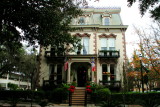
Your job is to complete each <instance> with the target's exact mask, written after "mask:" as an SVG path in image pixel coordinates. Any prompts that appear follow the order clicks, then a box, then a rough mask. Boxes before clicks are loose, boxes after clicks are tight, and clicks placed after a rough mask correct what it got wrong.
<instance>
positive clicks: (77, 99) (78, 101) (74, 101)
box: [71, 87, 90, 106]
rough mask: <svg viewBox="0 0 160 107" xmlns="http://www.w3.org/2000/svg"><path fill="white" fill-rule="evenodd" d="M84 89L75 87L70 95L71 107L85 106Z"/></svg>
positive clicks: (88, 97)
mask: <svg viewBox="0 0 160 107" xmlns="http://www.w3.org/2000/svg"><path fill="white" fill-rule="evenodd" d="M85 91H86V88H85V87H76V88H75V91H74V93H72V95H71V105H73V106H84V105H85ZM89 101H90V96H89V95H87V103H88V102H89Z"/></svg>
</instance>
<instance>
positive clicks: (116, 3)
mask: <svg viewBox="0 0 160 107" xmlns="http://www.w3.org/2000/svg"><path fill="white" fill-rule="evenodd" d="M93 1H94V0H89V6H94V7H95V6H96V7H107V6H110V7H121V13H120V15H121V19H122V21H123V25H128V29H127V31H126V33H125V35H126V44H127V56H128V57H129V58H131V57H132V53H133V50H134V49H136V48H137V46H136V43H137V39H138V37H137V36H136V34H135V33H134V29H133V25H134V26H137V27H140V26H146V25H149V23H150V22H151V20H150V18H149V14H146V15H145V16H143V17H142V16H141V15H140V12H139V9H138V3H135V4H133V6H132V7H128V6H127V4H128V3H127V0H99V2H93Z"/></svg>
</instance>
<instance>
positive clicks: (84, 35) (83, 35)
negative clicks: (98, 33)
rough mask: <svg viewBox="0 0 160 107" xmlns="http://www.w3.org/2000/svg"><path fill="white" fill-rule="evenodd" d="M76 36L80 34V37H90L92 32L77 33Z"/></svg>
mask: <svg viewBox="0 0 160 107" xmlns="http://www.w3.org/2000/svg"><path fill="white" fill-rule="evenodd" d="M74 36H78V37H89V38H90V36H91V35H90V34H88V33H84V34H80V33H76V34H75V35H74Z"/></svg>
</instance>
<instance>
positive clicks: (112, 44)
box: [108, 38, 115, 50]
mask: <svg viewBox="0 0 160 107" xmlns="http://www.w3.org/2000/svg"><path fill="white" fill-rule="evenodd" d="M108 48H109V50H115V38H109V39H108Z"/></svg>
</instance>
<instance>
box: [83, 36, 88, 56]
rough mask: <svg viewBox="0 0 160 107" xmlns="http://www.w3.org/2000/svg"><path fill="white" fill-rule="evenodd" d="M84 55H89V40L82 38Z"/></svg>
mask: <svg viewBox="0 0 160 107" xmlns="http://www.w3.org/2000/svg"><path fill="white" fill-rule="evenodd" d="M82 46H83V48H82V53H83V55H86V54H89V38H88V37H83V38H82Z"/></svg>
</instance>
